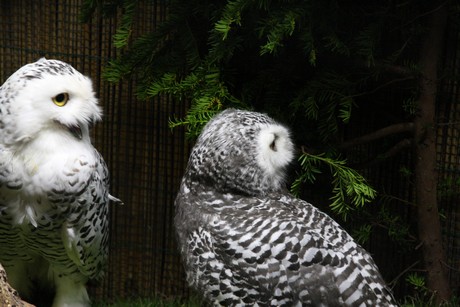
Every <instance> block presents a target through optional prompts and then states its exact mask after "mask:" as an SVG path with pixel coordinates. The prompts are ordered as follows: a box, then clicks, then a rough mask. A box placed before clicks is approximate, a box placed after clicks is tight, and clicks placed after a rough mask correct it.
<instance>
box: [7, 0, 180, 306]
mask: <svg viewBox="0 0 460 307" xmlns="http://www.w3.org/2000/svg"><path fill="white" fill-rule="evenodd" d="M81 2H82V1H81V0H74V1H32V0H30V1H24V0H20V1H1V2H0V26H1V34H0V74H1V75H0V76H1V80H0V81H1V82H2V83H3V82H4V81H5V80H6V78H8V76H9V75H11V74H12V73H13V72H14V71H16V70H17V69H18V68H19V67H21V66H22V65H24V64H26V63H29V62H33V61H36V60H38V59H39V58H40V57H43V56H44V57H46V58H55V59H59V60H62V61H65V62H68V63H70V64H71V65H72V66H74V67H75V68H76V69H78V70H79V71H80V72H82V73H83V74H85V75H87V76H89V77H91V78H92V80H93V85H94V90H95V92H96V95H97V96H98V98H99V102H100V104H101V106H102V108H103V110H104V117H103V121H102V122H100V123H98V124H97V125H96V126H95V127H94V128H93V132H92V133H93V144H94V146H95V147H96V148H97V149H98V150H99V151H100V152H101V154H102V155H103V157H104V159H105V161H106V162H107V164H108V166H109V170H110V172H111V194H113V195H115V196H117V197H118V198H120V199H122V200H123V202H124V203H125V205H124V206H112V207H111V210H112V211H111V241H110V244H111V246H110V258H109V265H108V271H107V274H106V275H105V278H104V279H102V280H101V281H99V282H96V283H93V284H92V285H91V292H92V297H93V299H95V300H100V299H103V300H111V299H114V298H118V297H121V298H124V297H131V296H134V297H137V296H142V297H150V296H154V295H160V296H173V295H174V296H181V295H183V294H184V295H186V294H187V291H188V290H187V287H186V285H185V283H184V281H183V271H182V265H181V263H180V261H179V255H178V252H177V249H176V246H175V239H174V232H173V229H172V222H171V221H172V217H173V209H174V207H173V203H174V198H175V195H176V193H177V189H178V186H179V182H180V179H181V176H182V173H183V170H184V169H185V163H186V160H187V158H188V145H187V143H186V142H185V140H184V131H183V130H180V129H174V130H173V131H172V130H171V129H170V128H169V127H168V119H169V118H170V117H172V116H173V115H174V116H177V117H181V116H182V115H183V114H184V108H185V107H184V106H183V105H179V104H177V103H174V101H170V100H168V99H162V100H152V101H148V102H145V101H138V100H137V99H136V96H135V93H134V91H135V83H134V82H123V83H121V84H117V85H114V84H110V83H108V82H106V81H104V80H102V79H101V70H102V68H103V66H104V65H105V64H106V63H107V60H108V58H111V57H114V56H116V52H117V51H116V50H115V49H114V47H113V46H112V36H113V34H114V31H115V29H116V26H117V18H116V17H114V18H109V19H102V18H100V17H95V18H94V19H93V20H92V21H91V22H90V23H88V24H82V23H81V22H80V20H79V16H80V9H81ZM164 14H165V12H164V11H163V10H162V7H161V6H160V5H157V2H156V1H148V2H147V4H144V7H143V8H142V9H140V10H138V16H137V21H136V24H137V25H138V26H139V29H141V30H142V31H151V30H153V29H154V27H155V24H156V23H157V22H158V21H159V20H161V19H162V18H164ZM133 35H136V33H133Z"/></svg>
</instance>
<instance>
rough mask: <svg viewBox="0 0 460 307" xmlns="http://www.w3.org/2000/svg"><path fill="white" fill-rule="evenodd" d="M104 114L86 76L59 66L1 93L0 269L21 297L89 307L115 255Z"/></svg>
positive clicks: (41, 68) (28, 73)
mask: <svg viewBox="0 0 460 307" xmlns="http://www.w3.org/2000/svg"><path fill="white" fill-rule="evenodd" d="M100 119H101V110H100V108H99V106H98V104H97V99H96V98H95V96H94V93H93V89H92V84H91V81H90V79H89V78H87V77H85V76H83V75H82V74H81V73H79V72H78V71H77V70H75V69H74V68H73V67H72V66H70V65H68V64H66V63H64V62H61V61H57V60H46V59H44V58H43V59H40V60H39V61H37V62H35V63H31V64H28V65H25V66H23V67H22V68H20V69H19V70H18V71H16V72H15V73H14V74H13V75H11V77H10V78H8V80H6V82H5V83H4V84H3V85H2V86H1V87H0V263H2V264H3V266H4V267H5V269H6V271H7V274H8V278H9V281H10V283H11V285H12V286H13V287H14V288H15V289H16V290H18V292H19V294H20V295H21V297H22V298H26V299H27V298H29V297H30V296H31V295H32V293H33V291H34V287H36V286H38V287H39V288H40V289H45V288H48V287H49V288H53V289H54V291H55V296H54V301H53V306H88V305H89V304H90V302H89V298H88V294H87V291H86V288H85V284H86V282H87V281H88V279H92V278H97V277H99V276H100V275H101V272H102V269H103V267H104V262H105V261H106V258H107V253H108V246H107V245H108V230H109V229H108V203H109V200H110V199H112V200H115V201H118V200H117V199H115V198H113V197H112V196H111V195H109V192H108V188H109V178H108V171H107V167H106V164H105V163H104V160H103V159H102V157H101V155H100V154H99V153H98V152H97V151H96V149H94V147H93V146H92V145H91V141H90V136H89V128H90V126H91V125H92V124H93V123H94V122H96V121H98V120H100Z"/></svg>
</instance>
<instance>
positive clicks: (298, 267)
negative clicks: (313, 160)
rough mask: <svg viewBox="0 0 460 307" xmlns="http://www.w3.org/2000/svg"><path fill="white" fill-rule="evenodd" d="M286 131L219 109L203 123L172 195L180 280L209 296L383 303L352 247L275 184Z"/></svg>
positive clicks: (365, 258) (363, 255)
mask: <svg viewBox="0 0 460 307" xmlns="http://www.w3.org/2000/svg"><path fill="white" fill-rule="evenodd" d="M292 158H293V145H292V143H291V140H290V137H289V131H288V129H287V128H285V127H284V126H282V125H280V124H278V123H277V122H275V121H274V120H272V119H271V118H269V117H268V116H266V115H263V114H260V113H255V112H248V111H239V110H226V111H224V112H222V113H221V114H219V115H217V116H216V117H215V118H214V119H212V120H211V121H210V122H209V123H208V124H207V125H206V127H205V128H204V130H203V132H202V134H201V135H200V137H199V138H198V140H197V143H196V145H195V147H194V148H193V150H192V153H191V155H190V159H189V164H188V166H187V169H186V173H185V175H184V177H183V180H182V184H181V187H180V191H179V194H178V196H177V199H176V216H175V227H176V231H177V236H178V241H179V246H180V251H181V255H182V259H183V261H184V264H185V269H186V274H187V280H188V282H189V284H190V285H191V286H192V287H194V288H195V289H196V290H197V291H198V292H199V293H201V294H202V295H203V296H204V298H205V299H206V300H207V301H208V302H209V303H211V304H213V305H224V306H233V305H238V306H242V305H248V306H252V305H256V306H257V305H259V306H268V305H271V306H282V305H284V306H293V305H303V306H393V305H394V301H393V298H392V294H391V293H390V290H389V289H388V287H387V286H386V285H385V282H384V281H383V279H382V277H381V275H380V273H379V271H378V268H377V266H376V265H375V263H374V261H373V260H372V258H371V256H370V255H369V253H367V252H366V251H365V250H364V249H363V248H362V247H361V246H359V245H358V244H357V243H356V242H355V241H354V240H353V239H352V238H351V236H350V235H349V234H348V233H347V232H346V231H345V230H344V229H342V228H341V227H340V226H339V225H338V224H337V223H336V222H335V221H333V220H332V219H331V218H330V217H329V216H327V215H326V214H324V213H322V212H321V211H319V210H318V209H317V208H315V207H313V206H312V205H310V204H309V203H307V202H305V201H303V200H300V199H296V198H294V197H293V196H291V195H290V194H289V193H287V192H286V190H285V188H284V186H283V180H284V174H285V168H286V167H287V166H288V164H289V163H290V162H291V160H292Z"/></svg>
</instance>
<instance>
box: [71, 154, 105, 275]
mask: <svg viewBox="0 0 460 307" xmlns="http://www.w3.org/2000/svg"><path fill="white" fill-rule="evenodd" d="M96 154H97V157H98V159H97V160H96V163H94V164H90V163H87V161H84V160H78V161H76V162H75V166H76V165H78V166H79V167H73V168H72V169H69V170H68V171H67V176H68V177H69V178H73V179H72V180H69V181H68V184H69V185H72V188H73V190H72V192H73V193H72V195H73V196H72V197H74V200H73V203H72V205H71V206H70V208H69V209H68V210H70V213H69V214H68V216H67V219H66V221H65V222H64V223H63V225H62V239H63V244H64V247H65V249H66V251H67V255H68V257H69V258H70V259H72V261H73V262H74V263H75V264H76V265H77V267H78V269H79V270H80V271H81V272H82V273H83V275H85V276H87V277H90V278H95V277H98V276H99V274H100V273H101V271H102V270H101V268H102V267H103V265H104V263H105V261H106V258H107V254H108V231H109V228H108V226H109V225H108V210H109V208H108V204H109V193H108V186H109V184H108V180H109V178H108V171H107V166H106V165H105V163H104V161H103V159H102V157H101V156H100V155H99V154H98V153H97V152H96ZM75 187H78V188H77V189H76V190H75ZM67 188H69V187H67ZM67 193H68V194H70V193H69V190H67ZM64 194H65V193H64Z"/></svg>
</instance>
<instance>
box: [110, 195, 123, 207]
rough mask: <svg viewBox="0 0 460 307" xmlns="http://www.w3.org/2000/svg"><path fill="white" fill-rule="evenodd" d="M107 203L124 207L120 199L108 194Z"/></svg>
mask: <svg viewBox="0 0 460 307" xmlns="http://www.w3.org/2000/svg"><path fill="white" fill-rule="evenodd" d="M109 201H110V202H112V203H114V204H115V205H124V203H123V202H122V201H121V200H120V199H118V198H116V197H115V196H113V195H110V194H109Z"/></svg>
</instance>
